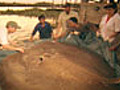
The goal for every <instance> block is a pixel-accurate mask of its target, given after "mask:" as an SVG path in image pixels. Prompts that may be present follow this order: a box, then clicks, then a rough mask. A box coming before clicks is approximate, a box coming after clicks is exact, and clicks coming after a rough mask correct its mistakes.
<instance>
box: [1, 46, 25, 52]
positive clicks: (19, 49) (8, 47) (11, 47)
mask: <svg viewBox="0 0 120 90" xmlns="http://www.w3.org/2000/svg"><path fill="white" fill-rule="evenodd" d="M2 47H3V49H7V50H12V51H19V52H21V53H24V49H22V48H17V47H14V46H11V45H9V44H7V45H2Z"/></svg>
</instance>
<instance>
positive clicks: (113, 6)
mask: <svg viewBox="0 0 120 90" xmlns="http://www.w3.org/2000/svg"><path fill="white" fill-rule="evenodd" d="M109 8H113V9H117V4H116V3H109V4H107V5H105V6H104V9H109Z"/></svg>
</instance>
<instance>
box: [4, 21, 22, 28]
mask: <svg viewBox="0 0 120 90" xmlns="http://www.w3.org/2000/svg"><path fill="white" fill-rule="evenodd" d="M8 26H11V27H14V28H16V29H21V27H20V26H18V24H17V23H16V22H15V21H9V22H8V23H7V24H6V27H8Z"/></svg>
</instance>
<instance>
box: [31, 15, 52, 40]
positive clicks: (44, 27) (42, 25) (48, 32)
mask: <svg viewBox="0 0 120 90" xmlns="http://www.w3.org/2000/svg"><path fill="white" fill-rule="evenodd" d="M38 19H39V23H38V24H37V25H36V27H35V28H34V30H33V33H32V35H31V37H30V41H33V37H34V36H35V34H36V32H39V38H40V39H49V38H51V36H52V27H51V25H50V24H49V23H48V22H46V21H45V16H44V15H41V16H39V17H38Z"/></svg>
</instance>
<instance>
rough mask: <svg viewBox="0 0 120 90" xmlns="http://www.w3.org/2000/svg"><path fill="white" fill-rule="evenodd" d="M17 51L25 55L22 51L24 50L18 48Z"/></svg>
mask: <svg viewBox="0 0 120 90" xmlns="http://www.w3.org/2000/svg"><path fill="white" fill-rule="evenodd" d="M16 50H17V51H18V52H20V53H24V49H22V48H17V49H16Z"/></svg>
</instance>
